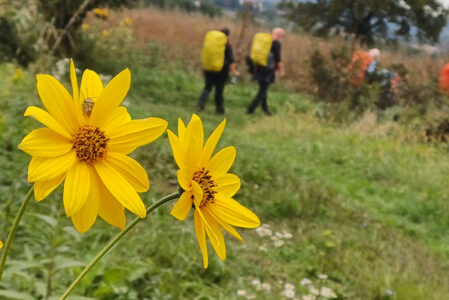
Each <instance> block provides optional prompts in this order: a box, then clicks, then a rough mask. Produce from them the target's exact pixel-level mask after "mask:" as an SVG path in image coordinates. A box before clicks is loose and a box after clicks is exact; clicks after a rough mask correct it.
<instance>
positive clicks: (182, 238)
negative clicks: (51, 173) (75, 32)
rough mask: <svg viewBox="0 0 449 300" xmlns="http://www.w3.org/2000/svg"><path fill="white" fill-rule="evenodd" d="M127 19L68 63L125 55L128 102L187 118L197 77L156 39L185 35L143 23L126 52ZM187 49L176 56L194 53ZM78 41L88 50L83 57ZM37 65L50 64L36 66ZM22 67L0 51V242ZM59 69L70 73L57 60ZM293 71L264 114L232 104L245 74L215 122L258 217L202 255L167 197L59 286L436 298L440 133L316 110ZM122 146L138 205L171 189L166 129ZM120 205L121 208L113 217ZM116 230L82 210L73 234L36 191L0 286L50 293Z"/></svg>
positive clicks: (27, 293) (445, 284)
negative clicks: (141, 176) (88, 219)
mask: <svg viewBox="0 0 449 300" xmlns="http://www.w3.org/2000/svg"><path fill="white" fill-rule="evenodd" d="M173 14H174V16H179V13H173ZM133 17H134V18H135V19H136V23H138V22H141V21H142V20H140V21H139V16H137V15H134V16H133ZM150 20H153V19H151V18H150ZM156 21H157V20H156ZM156 21H155V22H156ZM161 22H162V21H161ZM191 22H192V23H195V22H199V23H202V22H203V23H204V22H205V21H204V20H203V19H198V20H191ZM173 24H174V25H173V26H174V27H173V28H175V29H171V30H169V32H177V31H176V30H177V29H176V28H178V29H179V26H178V25H179V24H182V22H180V23H179V24H178V23H177V22H174V23H173ZM216 24H218V23H214V25H216ZM200 25H201V24H200ZM203 25H204V24H203ZM176 26H178V27H176ZM209 26H210V24H209ZM136 27H137V28H144V27H142V26H137V25H136ZM150 27H151V26H150ZM100 29H101V28H100ZM129 30H130V29H129V28H122V27H121V28H119V29H117V30H115V29H111V33H110V34H109V36H102V35H101V34H99V35H98V36H96V35H95V33H91V32H89V33H88V34H89V35H95V36H94V39H96V42H97V44H96V46H95V47H93V46H92V47H90V46H91V44H88V43H87V42H86V44H85V45H79V48H80V49H81V50H82V49H84V50H85V51H86V56H84V57H80V58H79V61H82V62H83V63H78V66H79V67H80V68H81V67H83V68H84V67H89V68H93V69H94V70H97V71H99V72H102V73H106V74H107V75H114V74H113V73H112V71H113V72H117V71H119V70H121V69H124V68H125V67H130V69H131V72H132V78H133V79H132V84H131V90H130V92H129V94H128V96H127V98H126V99H125V101H124V105H126V106H127V108H128V110H129V112H130V113H131V115H132V117H133V118H143V117H149V116H155V117H162V118H164V119H166V120H167V121H168V122H169V128H170V129H172V130H175V131H176V126H177V119H178V117H181V118H182V119H183V120H184V121H185V122H187V121H188V120H189V119H190V117H191V115H192V113H193V112H194V107H195V104H196V101H197V97H198V96H199V94H200V92H201V89H202V85H203V82H202V77H201V74H200V73H199V71H198V68H195V64H193V65H192V64H190V63H189V64H188V63H186V62H185V61H183V59H182V53H178V54H180V55H179V56H176V55H174V54H173V56H171V58H170V60H169V59H167V55H169V54H170V53H168V54H167V53H165V52H164V51H166V49H172V50H174V51H175V50H176V51H178V50H179V49H182V47H183V42H185V40H186V38H184V39H182V40H181V42H179V43H178V44H177V45H178V46H177V47H179V48H175V47H172V44H170V43H169V42H166V44H164V41H162V40H159V39H158V38H157V37H154V39H155V40H154V41H152V42H151V43H149V44H146V43H147V42H148V41H139V38H138V37H137V40H138V41H137V42H139V43H142V45H140V46H141V47H146V49H147V50H149V51H146V52H145V51H143V52H140V50H139V51H137V52H134V51H133V50H129V48H130V47H128V48H127V47H124V46H123V45H129V43H131V42H133V40H129V37H130V35H129ZM141 30H143V29H141ZM252 30H253V29H252ZM99 32H101V31H99ZM155 32H156V31H155ZM193 32H194V34H200V33H198V32H197V31H193ZM116 35H118V36H119V38H123V37H125V39H124V40H121V42H123V41H124V42H123V43H122V44H120V43H119V42H120V41H118V42H117V41H114V40H112V37H111V36H116ZM140 36H144V34H141V35H140ZM176 36H178V37H179V33H178V34H173V35H172V36H171V35H169V37H176ZM173 39H174V38H171V40H170V42H173V41H174V40H173ZM137 42H136V44H138V43H137ZM117 45H118V46H117ZM82 47H84V48H82ZM186 49H187V50H185V52H188V53H186V54H184V55H186V56H189V55H190V56H192V57H193V55H194V53H192V52H190V51H188V50H189V49H190V48H186ZM81 50H80V51H81ZM87 51H91V53H87ZM127 51H128V52H127ZM301 51H303V50H301ZM89 54H90V57H97V60H95V61H90V60H89ZM290 55H292V54H290ZM76 62H77V60H76V61H75V63H76ZM37 68H38V69H39V70H40V71H41V72H44V73H54V71H52V70H50V68H49V69H45V67H44V66H43V65H42V66H37ZM35 69H36V66H31V68H30V69H29V70H23V71H22V70H20V71H19V70H18V66H16V65H14V64H2V65H0V240H3V241H5V239H6V235H7V232H8V230H9V226H10V225H11V224H12V221H13V218H14V216H15V214H16V212H17V210H18V207H19V205H20V201H21V199H22V198H23V197H24V195H25V194H26V192H27V191H28V189H29V188H30V185H29V184H28V183H27V182H26V178H27V177H26V172H27V165H28V162H29V159H30V158H29V156H27V155H26V154H25V153H22V152H20V151H19V150H18V149H17V145H18V144H19V143H20V141H21V140H22V138H23V137H24V136H25V135H26V134H27V133H28V132H30V131H31V130H33V129H35V128H37V127H39V126H40V125H38V124H37V122H36V121H35V120H32V119H26V118H24V117H23V112H24V111H25V109H26V107H27V106H29V105H37V106H41V103H40V100H39V97H38V95H37V92H36V88H35V83H36V82H35V77H34V73H35V72H34V70H35ZM63 78H64V79H65V81H64V82H63V83H64V85H65V86H66V87H68V88H69V82H68V75H67V74H64V75H63ZM79 78H80V77H79ZM293 85H294V84H293V83H292V81H289V82H287V83H281V82H279V83H278V84H276V85H275V86H273V88H272V90H271V91H270V94H269V105H270V107H271V109H272V110H273V111H274V112H275V114H274V116H271V117H267V116H265V115H264V114H263V113H262V112H260V111H257V113H256V114H255V115H252V116H248V115H246V114H245V109H246V106H247V105H248V103H249V102H250V101H251V99H252V97H253V96H254V95H255V93H256V85H255V83H253V82H250V81H249V80H248V79H247V78H243V79H241V80H239V82H238V83H237V84H235V85H228V86H227V87H226V90H225V98H226V112H227V114H226V118H227V127H226V129H225V132H224V135H223V137H222V139H221V140H220V143H219V147H218V148H222V147H225V146H228V145H234V146H236V148H237V158H236V162H235V164H234V166H233V168H232V169H231V171H232V172H233V173H235V174H237V175H238V176H239V177H240V178H241V180H242V188H241V190H240V191H239V193H238V194H237V196H236V199H237V200H238V201H240V202H241V203H242V204H244V205H245V206H247V207H249V208H250V209H251V210H253V211H254V212H255V213H256V214H257V215H258V216H259V217H260V219H261V221H262V226H261V227H260V228H259V229H257V230H240V232H241V233H242V236H243V238H244V239H245V243H243V244H242V243H240V242H239V241H237V240H235V239H233V238H232V237H230V236H227V238H226V242H227V249H228V258H227V260H226V261H225V262H221V261H220V260H219V259H218V257H217V256H216V255H215V254H214V253H213V251H212V248H211V247H210V248H209V254H210V259H209V261H210V263H209V268H208V269H207V270H204V269H203V264H202V258H201V253H200V249H199V247H198V245H197V242H196V237H195V233H194V226H193V222H192V221H193V220H192V219H193V218H192V216H189V217H188V219H187V220H186V221H185V222H180V221H178V220H176V219H174V218H173V217H172V216H171V215H170V214H169V212H170V209H171V206H172V205H173V203H169V204H167V205H165V206H163V207H161V208H160V209H158V210H157V211H155V212H154V213H153V214H151V215H150V216H149V217H148V218H147V219H146V220H145V221H144V222H142V223H141V224H139V225H138V226H137V227H136V228H135V229H134V230H133V231H132V232H131V233H130V234H129V235H128V236H127V238H126V239H124V240H122V241H121V242H120V243H119V244H118V245H117V246H116V247H115V248H114V249H113V250H112V251H111V253H109V254H108V255H107V256H106V257H105V258H104V259H103V260H102V261H101V262H100V263H99V264H98V265H97V266H96V267H95V268H94V269H93V270H92V271H91V272H90V273H89V275H88V276H87V277H86V278H85V279H84V280H83V281H82V282H81V284H80V285H79V286H78V287H77V288H76V289H75V291H74V293H73V294H74V295H78V296H73V297H71V298H70V299H73V300H77V299H78V300H83V299H84V300H87V299H104V300H106V299H118V300H121V299H123V300H128V299H129V300H131V299H236V300H239V299H242V300H243V299H301V300H310V299H320V300H323V299H364V300H365V299H376V300H380V299H383V300H384V299H398V300H399V299H403V300H411V299H417V300H418V299H419V300H421V299H438V300H440V299H445V298H446V297H447V295H448V294H449V233H448V229H449V202H448V201H447V195H449V185H448V184H447V178H448V177H449V157H448V155H447V154H448V149H447V146H444V145H433V144H430V143H420V142H417V141H419V140H422V139H421V138H419V136H416V132H414V131H408V128H403V127H401V126H400V125H398V124H396V123H391V122H386V123H383V124H379V123H378V122H377V121H376V115H375V114H374V113H367V114H366V115H364V116H363V117H362V118H360V120H359V121H357V122H355V123H352V124H348V125H344V126H343V125H340V126H336V125H335V124H333V123H332V122H329V121H328V120H324V119H322V118H320V117H319V116H320V115H321V114H320V110H321V109H322V104H320V103H317V102H315V101H314V100H313V98H312V97H311V96H308V95H306V94H300V93H295V92H293V91H294V90H295V89H296V88H293V87H292V86H293ZM70 90H71V89H70V88H69V91H70ZM214 111H215V108H214V101H213V99H212V97H211V99H209V102H208V103H207V108H206V110H205V111H204V112H201V114H200V116H201V118H202V119H203V122H204V126H205V130H206V134H209V133H210V132H212V130H213V129H214V128H215V127H216V126H217V125H218V124H219V122H221V121H222V119H223V116H220V115H216V114H214ZM387 113H388V112H387ZM132 156H133V157H135V158H136V159H137V160H138V161H139V162H141V163H142V164H143V166H144V167H145V169H146V170H147V171H148V173H149V178H150V181H151V185H152V187H151V189H150V191H149V192H148V193H146V194H142V195H141V196H142V199H143V200H144V202H145V204H146V205H147V206H148V205H150V204H151V203H154V202H155V201H156V200H157V199H159V198H160V197H161V196H163V195H165V194H167V193H171V192H173V191H176V189H177V188H178V187H177V181H176V169H177V168H176V166H175V163H174V161H173V158H172V154H171V149H170V146H169V143H168V138H167V135H166V134H164V135H163V136H162V137H161V138H160V139H158V140H157V141H155V142H154V143H152V144H150V145H147V146H145V147H142V148H139V149H138V150H137V151H136V152H134V153H133V155H132ZM132 218H133V216H132V215H131V214H129V215H128V222H130V220H132ZM118 232H119V230H118V229H117V228H112V227H111V226H109V225H107V224H106V223H104V222H103V221H101V220H97V223H96V224H95V225H94V227H93V228H92V229H91V230H89V231H88V233H86V234H79V233H78V232H77V231H76V230H75V229H74V227H73V225H72V223H71V221H70V220H69V219H67V218H66V217H65V213H64V209H63V205H62V189H61V188H59V189H58V190H57V191H56V192H54V193H53V194H52V195H51V196H50V197H49V198H47V199H45V200H44V201H43V202H42V203H37V202H35V201H33V202H31V204H30V205H29V207H28V209H27V211H26V212H25V215H24V219H23V221H22V224H21V226H20V228H19V230H18V233H17V236H16V239H15V241H14V244H13V247H12V249H11V251H10V256H9V261H8V264H7V269H6V271H5V274H4V280H3V281H2V282H1V283H0V299H20V300H28V299H30V300H31V299H58V296H60V295H61V294H62V292H64V290H65V288H66V287H67V286H68V285H69V284H70V283H71V281H72V280H73V279H74V278H75V276H76V275H77V274H78V273H79V272H80V271H81V269H82V267H83V266H84V265H85V264H86V263H88V262H89V261H90V259H92V258H93V257H94V255H95V254H96V253H97V252H98V251H99V250H100V249H102V248H103V247H104V245H105V244H106V243H107V242H108V241H109V240H110V239H111V238H112V237H113V236H114V235H115V234H117V233H118ZM317 294H319V295H317Z"/></svg>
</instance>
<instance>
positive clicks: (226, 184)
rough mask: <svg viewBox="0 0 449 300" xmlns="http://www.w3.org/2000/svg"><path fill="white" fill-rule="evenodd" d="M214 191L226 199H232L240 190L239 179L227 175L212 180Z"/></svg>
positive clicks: (232, 175)
mask: <svg viewBox="0 0 449 300" xmlns="http://www.w3.org/2000/svg"><path fill="white" fill-rule="evenodd" d="M214 184H215V187H214V190H215V191H216V192H218V193H223V194H225V195H226V196H228V197H232V196H234V195H235V193H237V192H238V190H239V189H240V185H241V183H240V178H238V176H237V175H234V174H230V173H227V174H225V175H222V176H219V177H217V178H214Z"/></svg>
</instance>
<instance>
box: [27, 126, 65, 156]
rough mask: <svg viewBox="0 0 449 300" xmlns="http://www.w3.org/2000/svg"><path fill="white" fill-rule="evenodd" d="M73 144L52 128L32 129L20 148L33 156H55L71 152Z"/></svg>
mask: <svg viewBox="0 0 449 300" xmlns="http://www.w3.org/2000/svg"><path fill="white" fill-rule="evenodd" d="M72 147H73V144H72V143H71V142H70V140H68V139H67V138H65V137H63V136H61V135H59V134H57V133H56V132H55V131H54V130H52V129H50V128H39V129H36V130H33V131H31V132H30V133H29V134H28V135H27V136H26V137H25V138H24V139H23V140H22V142H21V143H20V144H19V146H18V148H19V149H20V150H22V151H24V152H26V153H28V154H29V155H31V156H40V157H55V156H61V155H63V154H66V153H67V152H69V151H70V150H71V149H72Z"/></svg>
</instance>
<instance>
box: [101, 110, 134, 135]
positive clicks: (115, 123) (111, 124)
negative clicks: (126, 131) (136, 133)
mask: <svg viewBox="0 0 449 300" xmlns="http://www.w3.org/2000/svg"><path fill="white" fill-rule="evenodd" d="M128 122H131V116H130V115H129V113H128V110H127V109H126V107H124V106H120V107H117V108H116V109H114V111H113V112H112V113H111V115H110V116H109V118H108V119H107V120H106V121H105V123H106V124H107V125H106V126H104V127H103V130H104V131H106V132H109V131H112V130H115V129H117V128H119V127H121V126H122V125H124V124H126V123H128Z"/></svg>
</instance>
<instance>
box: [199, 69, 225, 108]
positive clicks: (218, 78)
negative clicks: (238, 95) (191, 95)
mask: <svg viewBox="0 0 449 300" xmlns="http://www.w3.org/2000/svg"><path fill="white" fill-rule="evenodd" d="M204 78H205V80H206V85H205V86H204V89H203V92H202V93H201V96H200V98H199V99H198V105H197V106H198V108H199V109H204V106H205V104H206V101H207V99H209V94H210V92H211V91H212V88H213V87H215V106H216V112H217V113H220V114H224V112H225V109H224V98H223V91H224V87H225V83H226V79H227V78H228V74H227V73H223V72H204Z"/></svg>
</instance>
